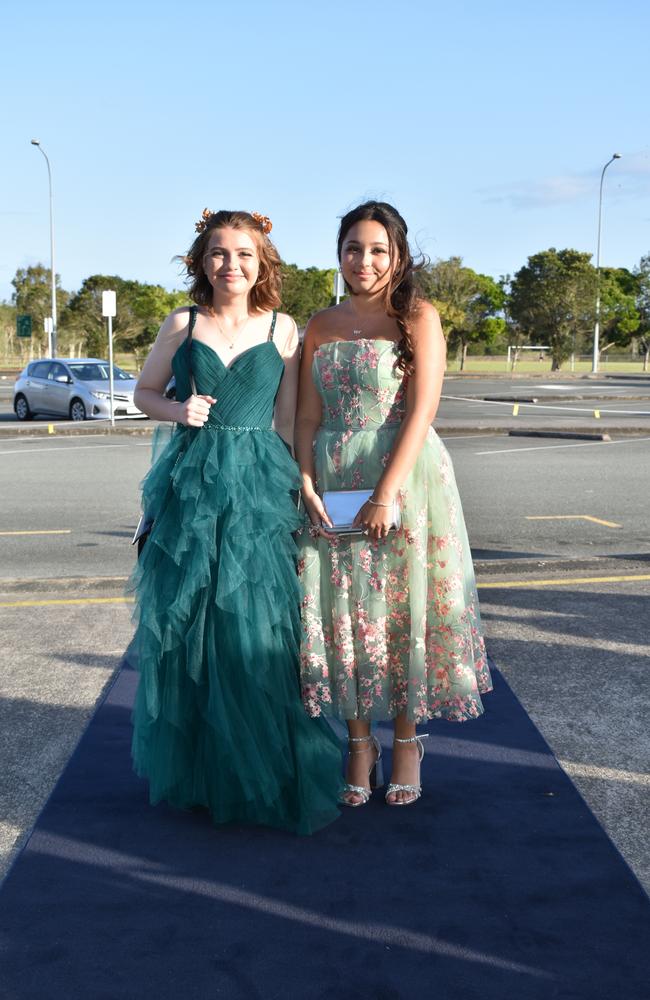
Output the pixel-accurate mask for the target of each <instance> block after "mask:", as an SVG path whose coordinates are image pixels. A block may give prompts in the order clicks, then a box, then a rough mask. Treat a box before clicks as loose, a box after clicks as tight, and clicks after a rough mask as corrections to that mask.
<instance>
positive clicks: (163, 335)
mask: <svg viewBox="0 0 650 1000" xmlns="http://www.w3.org/2000/svg"><path fill="white" fill-rule="evenodd" d="M190 308H191V307H190V306H179V307H178V309H174V311H173V312H171V313H170V314H169V316H167V318H166V319H165V320H163V324H162V326H161V327H160V331H159V333H158V340H160V341H162V342H163V343H169V342H172V341H174V340H178V339H180V337H181V335H182V334H184V333H185V332H186V331H187V328H188V326H189V322H190Z"/></svg>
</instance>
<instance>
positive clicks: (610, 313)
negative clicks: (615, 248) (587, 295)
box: [600, 267, 641, 354]
mask: <svg viewBox="0 0 650 1000" xmlns="http://www.w3.org/2000/svg"><path fill="white" fill-rule="evenodd" d="M637 293H638V279H637V278H636V276H635V275H634V274H632V273H631V272H630V271H628V270H627V268H625V267H616V268H615V267H608V268H601V271H600V330H601V338H602V339H601V343H600V353H601V354H602V353H603V352H604V351H608V350H609V349H610V347H627V346H628V344H629V343H630V342H631V340H632V338H633V336H634V334H635V333H636V331H637V330H638V329H639V325H640V323H641V317H640V316H639V312H638V309H637V301H636V299H637Z"/></svg>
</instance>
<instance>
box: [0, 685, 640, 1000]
mask: <svg viewBox="0 0 650 1000" xmlns="http://www.w3.org/2000/svg"><path fill="white" fill-rule="evenodd" d="M135 683H136V674H135V673H134V671H132V670H130V669H124V670H123V671H122V673H121V674H120V676H119V678H118V680H117V682H116V684H115V685H114V687H113V688H112V689H111V691H110V693H109V696H108V698H107V699H106V701H105V702H104V704H103V705H102V706H101V708H100V709H99V710H98V712H97V713H96V715H95V717H94V719H93V721H92V723H91V725H90V726H89V728H88V730H87V731H86V733H85V735H84V737H83V739H82V740H81V743H80V745H79V747H78V749H77V751H76V753H75V754H74V756H73V757H72V759H71V761H70V763H69V765H68V767H67V768H66V770H65V772H64V774H63V776H62V778H61V780H60V781H59V783H58V785H57V787H56V789H55V791H54V793H53V795H52V797H51V798H50V801H49V802H48V804H47V806H46V808H45V810H44V811H43V813H42V815H41V817H40V819H39V821H38V824H37V826H36V829H35V830H34V833H33V835H32V837H31V839H30V841H29V843H28V844H27V846H26V848H25V850H24V851H23V852H22V854H21V855H20V857H19V858H18V860H17V862H16V864H15V865H14V867H13V869H12V871H11V872H10V874H9V876H8V877H7V879H6V880H5V882H4V884H3V886H2V888H1V889H0V997H1V998H2V1000H32V998H33V1000H78V998H80V1000H86V998H88V1000H122V998H125V1000H126V998H128V1000H131V998H133V1000H135V998H138V1000H141V998H148V997H152V998H154V997H155V998H157V1000H167V998H169V1000H194V998H196V1000H212V998H227V1000H257V998H259V1000H272V998H279V1000H294V998H295V1000H348V998H349V1000H402V998H403V1000H407V998H408V1000H412V998H420V997H421V998H423V1000H429V998H439V1000H474V998H476V1000H479V998H480V1000H511V998H512V1000H614V998H616V1000H619V998H620V1000H642V998H643V1000H647V998H648V996H650V988H649V986H648V972H649V965H648V958H647V955H648V944H649V943H650V900H649V899H648V897H647V896H646V895H645V893H644V892H643V891H642V889H641V887H640V886H639V884H638V882H637V881H636V880H635V878H634V877H633V875H632V873H631V872H630V870H629V868H628V867H627V865H626V864H625V862H624V861H623V860H622V858H621V857H620V855H619V854H618V852H617V851H616V849H615V848H614V846H613V845H612V843H611V841H610V840H609V839H608V838H607V836H606V835H605V833H604V832H603V830H602V828H601V827H600V826H599V824H598V823H597V821H596V820H595V818H594V816H593V815H592V813H591V812H590V811H589V809H588V808H587V806H586V805H585V803H584V802H583V800H582V799H581V797H580V796H579V795H578V793H577V792H576V790H575V789H574V787H573V785H572V784H571V782H570V781H569V780H568V778H567V777H566V776H565V775H564V773H563V772H562V771H561V770H560V768H559V767H558V765H557V763H556V762H555V760H554V758H553V756H552V755H551V753H550V751H549V749H548V747H547V745H546V744H545V742H544V741H543V739H542V738H541V736H540V734H539V733H538V732H537V730H536V729H535V727H534V726H533V724H532V722H531V721H530V719H529V718H528V716H527V715H526V713H525V711H524V710H523V708H522V707H521V705H520V704H519V702H518V701H517V700H516V698H515V697H514V695H513V694H512V692H511V691H510V689H509V688H508V687H507V685H506V684H505V682H504V681H503V679H502V678H501V677H500V675H499V674H498V672H496V671H495V690H494V693H493V694H492V695H489V696H487V697H486V708H487V712H486V715H485V716H483V717H482V718H481V719H479V720H478V721H476V722H471V723H466V724H464V725H457V724H452V723H434V724H432V725H430V726H429V732H430V733H431V737H430V739H429V740H427V741H426V756H425V759H424V764H423V775H422V776H423V782H424V786H425V792H424V796H423V798H422V799H421V801H420V802H419V803H418V804H417V805H416V806H414V807H410V808H402V809H395V808H393V809H390V808H388V807H386V806H385V805H384V803H383V799H382V797H381V795H380V793H376V794H375V795H374V796H373V799H372V801H371V803H370V804H369V805H368V806H366V807H364V808H361V809H348V810H345V811H344V812H343V815H342V816H341V819H340V820H338V822H336V823H334V824H333V825H332V826H330V827H329V828H327V829H326V830H324V831H322V832H321V833H319V834H317V835H316V836H314V837H311V838H298V837H294V836H291V835H288V834H283V833H279V832H274V831H270V830H267V829H260V828H242V827H226V828H215V827H213V826H212V825H211V824H210V822H209V820H208V819H207V817H206V816H205V815H204V814H203V813H200V812H187V813H184V812H175V811H173V810H171V809H169V808H167V807H165V806H158V807H156V808H154V809H152V808H151V807H150V806H149V805H148V804H147V795H146V786H145V784H144V783H143V782H142V781H140V780H138V779H137V778H135V777H134V775H133V774H132V772H131V768H130V760H129V745H130V724H129V715H130V708H131V704H132V700H133V694H134V689H135ZM378 735H379V736H380V738H381V739H382V742H384V743H385V745H386V747H387V748H389V747H390V729H389V728H388V727H384V726H380V727H379V728H378ZM386 763H387V765H390V753H389V752H386Z"/></svg>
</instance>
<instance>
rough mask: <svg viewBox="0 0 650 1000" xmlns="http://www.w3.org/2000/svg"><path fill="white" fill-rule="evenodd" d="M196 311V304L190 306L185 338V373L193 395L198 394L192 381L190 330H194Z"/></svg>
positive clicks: (197, 309)
mask: <svg viewBox="0 0 650 1000" xmlns="http://www.w3.org/2000/svg"><path fill="white" fill-rule="evenodd" d="M198 311H199V308H198V306H190V323H189V326H188V328H187V339H186V341H185V343H186V344H187V347H186V351H187V373H188V375H189V377H190V389H191V390H192V395H193V396H198V392H197V391H196V382H195V381H194V374H193V373H192V332H193V330H194V324H195V323H196V316H197V313H198Z"/></svg>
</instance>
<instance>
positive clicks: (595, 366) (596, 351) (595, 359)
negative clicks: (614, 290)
mask: <svg viewBox="0 0 650 1000" xmlns="http://www.w3.org/2000/svg"><path fill="white" fill-rule="evenodd" d="M620 158H621V154H620V153H614V155H613V156H612V158H611V160H608V161H607V163H606V164H605V166H604V167H603V172H602V174H601V175H600V195H599V196H598V243H597V246H596V323H595V325H594V354H593V359H592V366H591V370H592V372H597V371H598V356H599V354H600V346H599V343H598V341H599V339H600V230H601V222H602V216H603V181H604V180H605V171H606V170H607V168H608V166H609V165H610V163H613V162H614V160H620Z"/></svg>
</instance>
